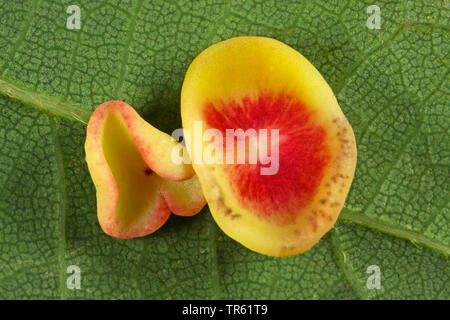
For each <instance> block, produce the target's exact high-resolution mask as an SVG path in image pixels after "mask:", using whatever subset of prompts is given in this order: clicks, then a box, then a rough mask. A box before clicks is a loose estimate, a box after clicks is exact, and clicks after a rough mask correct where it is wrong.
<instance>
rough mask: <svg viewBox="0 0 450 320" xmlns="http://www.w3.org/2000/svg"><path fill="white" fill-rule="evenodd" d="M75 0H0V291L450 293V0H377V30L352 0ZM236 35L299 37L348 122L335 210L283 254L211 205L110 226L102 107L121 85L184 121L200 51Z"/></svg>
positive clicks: (157, 119)
mask: <svg viewBox="0 0 450 320" xmlns="http://www.w3.org/2000/svg"><path fill="white" fill-rule="evenodd" d="M71 4H72V3H71V2H69V1H23V2H22V1H6V0H1V1H0V13H1V14H0V17H1V18H0V19H1V20H0V25H1V28H0V48H2V49H1V50H0V93H1V94H2V95H1V96H0V298H9V299H11V298H22V299H23V298H58V299H59V298H61V299H76V298H98V299H110V298H114V299H135V298H148V299H183V298H186V299H196V298H199V299H208V298H232V299H238V298H244V299H265V298H274V299H304V298H307V299H324V298H328V299H354V298H368V299H380V298H388V299H389V298H397V299H403V298H427V299H432V298H441V299H448V298H449V296H450V295H449V291H450V288H449V283H450V281H449V274H450V268H449V265H448V255H449V251H450V248H449V240H450V239H449V227H450V223H449V220H450V219H449V216H450V214H449V213H450V210H449V209H450V208H449V202H448V199H449V191H450V187H449V180H450V179H449V176H450V174H449V168H450V166H449V164H450V163H449V161H450V148H449V145H450V143H449V138H448V137H449V121H450V120H449V119H450V109H449V108H448V97H449V94H450V83H449V55H448V53H449V52H450V41H449V40H450V39H449V30H450V29H449V26H448V15H449V11H450V9H449V4H448V1H444V0H443V1H437V0H436V1H425V0H418V1H410V0H406V1H402V2H401V1H378V2H377V5H378V6H379V7H380V9H381V19H382V20H381V22H382V29H381V30H370V29H368V28H367V27H366V21H367V18H368V17H369V14H367V12H366V10H367V7H368V6H369V5H371V4H372V3H369V2H366V1H356V0H355V1H350V0H349V1H329V0H328V1H289V2H288V1H243V0H242V1H230V2H225V1H224V2H221V1H195V2H194V1H190V2H185V1H178V2H168V1H148V2H147V1H141V0H138V1H131V0H130V1H120V4H119V2H117V3H116V2H112V1H111V2H108V1H87V0H84V1H78V4H77V5H78V6H79V7H80V9H81V29H80V30H68V29H67V28H66V19H67V17H68V16H69V15H68V14H67V13H66V9H67V7H68V6H69V5H71ZM239 35H261V36H269V37H273V38H276V39H278V40H281V41H283V42H285V43H287V44H289V45H290V46H292V47H293V48H295V49H297V50H298V51H299V52H301V53H302V54H303V55H304V56H305V57H307V58H308V59H309V60H310V61H311V62H312V63H313V64H314V65H315V66H316V67H317V68H318V69H319V70H320V72H321V73H322V74H323V76H324V77H325V79H326V80H327V81H328V82H329V84H330V85H331V87H332V88H333V90H334V92H335V93H336V95H337V98H338V101H339V103H340V105H341V107H342V109H343V111H344V113H345V114H346V116H347V117H348V119H349V121H350V122H351V124H352V126H353V128H354V130H355V135H356V139H357V143H358V167H357V171H356V176H355V180H354V182H353V186H352V189H351V191H350V193H349V196H348V198H347V202H346V206H345V208H344V210H343V212H342V214H341V216H340V219H339V222H338V223H337V225H336V227H335V228H334V229H333V230H332V231H330V232H329V233H328V234H327V235H326V236H325V237H324V238H323V239H322V240H321V241H320V242H319V244H317V245H316V246H315V247H314V248H313V249H311V250H310V251H308V252H307V253H305V254H301V255H298V256H294V257H289V258H283V259H277V258H271V257H266V256H262V255H259V254H256V253H254V252H251V251H249V250H247V249H246V248H244V247H242V246H241V245H239V244H238V243H236V242H234V241H233V240H231V239H229V238H228V237H226V236H225V235H224V234H223V233H222V232H221V231H220V229H218V228H217V226H216V225H215V223H214V222H213V220H212V218H211V217H210V213H209V212H208V209H207V208H205V209H204V210H203V212H202V213H200V214H199V215H197V216H195V217H193V218H183V217H176V216H173V215H172V217H171V218H170V219H169V221H168V223H167V224H166V225H165V226H164V227H163V228H161V229H160V230H159V231H157V232H156V233H154V234H153V235H150V236H147V237H144V238H139V239H133V240H119V239H114V238H111V237H108V236H106V235H105V234H103V233H102V232H101V230H100V227H99V225H98V222H97V217H96V201H95V189H94V186H93V184H92V182H91V179H90V176H89V173H88V171H87V166H86V163H85V161H84V150H83V144H84V139H85V122H86V120H87V119H88V117H89V114H90V113H91V112H92V110H94V108H95V107H96V106H97V105H99V104H100V103H102V102H104V101H107V100H111V99H119V100H124V101H126V102H127V103H129V104H130V105H132V106H134V107H135V108H136V109H137V110H138V112H139V113H140V114H142V115H143V117H144V118H145V119H147V120H148V121H149V122H151V123H152V124H153V125H154V126H156V127H158V128H159V129H161V130H163V131H165V132H168V133H171V132H172V130H174V129H176V128H179V127H180V126H181V120H180V110H179V97H180V88H181V84H182V81H183V77H184V73H185V71H186V69H187V67H188V66H189V64H190V62H191V61H192V59H193V58H194V57H195V56H196V55H197V54H198V53H199V52H201V51H202V50H203V49H205V48H206V47H208V46H209V45H211V44H213V43H215V42H218V41H220V40H224V39H227V38H230V37H233V36H239ZM287 187H288V186H287ZM70 265H77V266H79V267H80V269H81V289H79V290H70V289H68V288H67V285H66V280H67V277H68V276H69V274H67V273H66V270H67V267H68V266H70ZM371 265H377V266H379V267H380V270H381V288H380V289H378V290H376V289H375V290H370V289H368V287H367V286H366V281H367V279H368V277H369V276H370V274H368V273H366V270H367V268H368V267H369V266H371Z"/></svg>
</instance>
